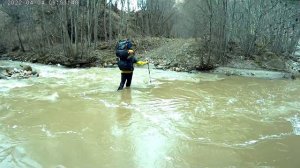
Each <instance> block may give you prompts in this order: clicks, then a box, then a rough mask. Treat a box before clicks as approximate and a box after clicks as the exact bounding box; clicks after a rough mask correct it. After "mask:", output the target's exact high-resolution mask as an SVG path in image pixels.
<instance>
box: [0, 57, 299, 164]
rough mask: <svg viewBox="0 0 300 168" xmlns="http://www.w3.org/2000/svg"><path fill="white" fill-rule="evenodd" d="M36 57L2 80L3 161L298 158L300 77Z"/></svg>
mask: <svg viewBox="0 0 300 168" xmlns="http://www.w3.org/2000/svg"><path fill="white" fill-rule="evenodd" d="M11 64H19V63H18V62H9V61H1V62H0V65H1V66H6V65H11ZM30 65H31V66H32V67H33V69H37V70H38V71H39V72H40V77H38V78H30V79H22V80H0V167H1V168H15V167H20V168H27V167H28V168H41V167H45V168H63V167H65V168H98V167H99V168H100V167H101V168H201V167H284V168H289V167H290V168H296V167H300V159H299V156H300V100H299V95H300V81H299V80H278V79H277V80H268V79H259V78H250V77H237V76H222V75H217V74H206V73H197V74H189V73H177V72H171V71H161V70H154V69H151V74H150V76H151V83H150V82H149V74H148V69H147V67H144V68H136V69H135V72H134V75H133V81H132V86H131V88H130V89H124V90H122V91H116V90H117V88H118V84H119V82H120V71H119V70H118V69H117V68H105V69H104V68H88V69H66V68H63V67H59V66H46V65H38V64H30Z"/></svg>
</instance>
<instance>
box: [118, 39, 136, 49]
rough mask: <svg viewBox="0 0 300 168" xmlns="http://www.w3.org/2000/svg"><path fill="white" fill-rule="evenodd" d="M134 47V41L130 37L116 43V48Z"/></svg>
mask: <svg viewBox="0 0 300 168" xmlns="http://www.w3.org/2000/svg"><path fill="white" fill-rule="evenodd" d="M131 47H132V43H131V41H130V40H129V39H127V40H120V41H119V42H118V43H117V45H116V50H129V49H131Z"/></svg>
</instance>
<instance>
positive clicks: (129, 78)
mask: <svg viewBox="0 0 300 168" xmlns="http://www.w3.org/2000/svg"><path fill="white" fill-rule="evenodd" d="M126 75H127V78H126V79H127V82H126V87H130V85H131V80H132V75H133V73H128V74H126Z"/></svg>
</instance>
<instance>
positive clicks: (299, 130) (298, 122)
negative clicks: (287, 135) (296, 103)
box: [288, 115, 300, 135]
mask: <svg viewBox="0 0 300 168" xmlns="http://www.w3.org/2000/svg"><path fill="white" fill-rule="evenodd" d="M288 121H289V122H291V124H292V127H293V133H294V134H295V135H300V118H299V116H298V115H295V116H294V117H292V118H290V119H288Z"/></svg>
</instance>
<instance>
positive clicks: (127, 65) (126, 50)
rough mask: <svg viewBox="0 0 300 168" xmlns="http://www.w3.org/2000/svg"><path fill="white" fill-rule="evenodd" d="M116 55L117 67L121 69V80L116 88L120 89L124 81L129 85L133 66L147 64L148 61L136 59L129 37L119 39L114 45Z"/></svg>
mask: <svg viewBox="0 0 300 168" xmlns="http://www.w3.org/2000/svg"><path fill="white" fill-rule="evenodd" d="M116 56H117V57H118V67H119V69H120V70H121V82H120V85H119V88H118V90H122V89H123V87H124V85H125V83H126V87H130V85H131V80H132V75H133V70H134V66H133V64H135V63H136V64H137V65H145V64H148V61H138V60H137V59H136V58H135V56H134V50H133V49H132V43H131V41H130V40H129V39H126V40H120V41H119V42H118V43H117V45H116Z"/></svg>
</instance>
